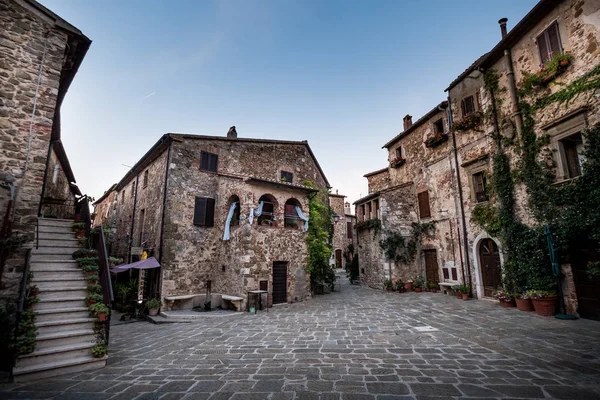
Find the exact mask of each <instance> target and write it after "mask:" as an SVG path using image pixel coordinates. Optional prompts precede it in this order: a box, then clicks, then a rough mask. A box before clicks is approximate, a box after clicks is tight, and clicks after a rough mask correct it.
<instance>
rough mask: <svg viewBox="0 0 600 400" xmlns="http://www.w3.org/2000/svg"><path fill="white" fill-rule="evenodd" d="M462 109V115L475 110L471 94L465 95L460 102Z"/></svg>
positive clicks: (464, 115)
mask: <svg viewBox="0 0 600 400" xmlns="http://www.w3.org/2000/svg"><path fill="white" fill-rule="evenodd" d="M460 107H461V110H462V116H463V117H466V116H467V115H469V114H472V113H474V112H475V98H474V97H473V96H467V97H465V98H464V99H462V101H461V102H460Z"/></svg>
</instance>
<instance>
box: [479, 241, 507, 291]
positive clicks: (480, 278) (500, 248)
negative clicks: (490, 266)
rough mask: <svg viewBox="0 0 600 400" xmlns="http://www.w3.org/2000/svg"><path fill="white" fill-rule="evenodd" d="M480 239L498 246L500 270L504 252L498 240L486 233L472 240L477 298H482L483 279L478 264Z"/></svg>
mask: <svg viewBox="0 0 600 400" xmlns="http://www.w3.org/2000/svg"><path fill="white" fill-rule="evenodd" d="M482 239H492V240H493V241H494V242H495V243H496V246H498V252H499V253H500V268H501V269H502V266H503V265H504V250H503V248H502V244H501V243H500V241H499V240H498V239H496V238H495V237H492V236H490V235H488V233H487V232H486V231H481V233H480V234H479V235H477V237H476V238H475V240H473V261H474V264H473V265H475V292H476V293H477V298H478V299H481V298H483V297H484V296H483V293H484V292H483V278H482V276H481V265H480V263H479V242H481V240H482Z"/></svg>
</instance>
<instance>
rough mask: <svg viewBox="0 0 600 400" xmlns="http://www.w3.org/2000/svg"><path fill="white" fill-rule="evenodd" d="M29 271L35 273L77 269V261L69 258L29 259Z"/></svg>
mask: <svg viewBox="0 0 600 400" xmlns="http://www.w3.org/2000/svg"><path fill="white" fill-rule="evenodd" d="M30 269H31V271H33V273H34V275H35V271H56V270H58V269H69V270H79V271H81V268H79V263H78V262H77V261H75V260H73V259H70V260H45V261H31V266H30Z"/></svg>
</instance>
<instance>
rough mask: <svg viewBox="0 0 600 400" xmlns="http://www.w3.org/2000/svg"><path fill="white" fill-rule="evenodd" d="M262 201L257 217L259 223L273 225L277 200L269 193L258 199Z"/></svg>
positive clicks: (259, 201)
mask: <svg viewBox="0 0 600 400" xmlns="http://www.w3.org/2000/svg"><path fill="white" fill-rule="evenodd" d="M261 202H262V203H263V207H262V214H260V216H259V217H258V224H259V225H268V226H273V225H275V210H276V209H277V200H275V198H274V197H273V196H271V195H270V194H263V195H262V196H260V199H258V203H259V204H260V203H261Z"/></svg>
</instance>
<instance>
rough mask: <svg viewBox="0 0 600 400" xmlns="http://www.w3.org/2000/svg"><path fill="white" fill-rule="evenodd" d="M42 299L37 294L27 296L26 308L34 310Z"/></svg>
mask: <svg viewBox="0 0 600 400" xmlns="http://www.w3.org/2000/svg"><path fill="white" fill-rule="evenodd" d="M39 302H40V299H39V297H37V296H29V297H26V298H25V309H26V310H32V309H33V305H34V304H35V303H39Z"/></svg>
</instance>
